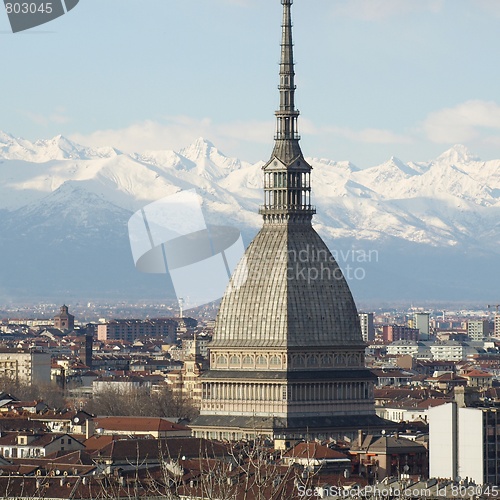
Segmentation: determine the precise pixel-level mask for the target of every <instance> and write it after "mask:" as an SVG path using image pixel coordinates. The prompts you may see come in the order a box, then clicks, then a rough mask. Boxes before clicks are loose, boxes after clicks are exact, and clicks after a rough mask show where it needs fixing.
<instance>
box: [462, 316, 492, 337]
mask: <svg viewBox="0 0 500 500" xmlns="http://www.w3.org/2000/svg"><path fill="white" fill-rule="evenodd" d="M489 333H490V326H489V322H488V320H476V321H467V336H468V337H469V338H470V339H471V340H483V339H484V338H485V337H487V336H488V335H489Z"/></svg>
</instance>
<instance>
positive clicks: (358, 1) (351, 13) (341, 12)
mask: <svg viewBox="0 0 500 500" xmlns="http://www.w3.org/2000/svg"><path fill="white" fill-rule="evenodd" d="M443 4H444V0H414V1H409V0H341V1H339V2H337V3H336V5H335V6H334V7H333V13H334V15H335V16H345V17H351V18H354V19H363V20H365V21H381V20H384V19H387V18H390V17H397V16H404V15H407V14H411V13H414V12H418V11H424V12H434V13H435V12H440V11H441V10H442V8H443Z"/></svg>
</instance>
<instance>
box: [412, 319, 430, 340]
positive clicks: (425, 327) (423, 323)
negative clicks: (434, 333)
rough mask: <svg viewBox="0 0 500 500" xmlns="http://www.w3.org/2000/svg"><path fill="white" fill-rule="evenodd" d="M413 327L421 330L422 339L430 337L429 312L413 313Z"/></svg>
mask: <svg viewBox="0 0 500 500" xmlns="http://www.w3.org/2000/svg"><path fill="white" fill-rule="evenodd" d="M413 328H417V329H418V330H420V337H419V338H420V339H423V340H427V339H428V338H429V333H430V329H429V313H415V314H414V315H413Z"/></svg>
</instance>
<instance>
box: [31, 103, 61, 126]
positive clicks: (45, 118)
mask: <svg viewBox="0 0 500 500" xmlns="http://www.w3.org/2000/svg"><path fill="white" fill-rule="evenodd" d="M23 114H24V115H26V116H27V117H28V118H29V119H30V120H31V121H32V122H34V123H36V124H37V125H42V126H43V127H46V126H47V125H50V124H51V123H56V124H59V125H62V124H64V123H68V122H69V121H70V119H69V117H68V115H67V113H66V109H65V108H64V107H62V106H58V107H57V108H55V109H54V111H53V112H52V113H49V114H47V115H43V114H39V113H33V112H31V111H23Z"/></svg>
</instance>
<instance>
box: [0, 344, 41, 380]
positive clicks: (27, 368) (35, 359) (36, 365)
mask: <svg viewBox="0 0 500 500" xmlns="http://www.w3.org/2000/svg"><path fill="white" fill-rule="evenodd" d="M50 363H51V356H50V354H49V353H46V352H41V351H30V350H24V349H0V376H3V377H8V378H10V379H12V380H16V381H18V382H20V383H22V384H30V385H31V384H50Z"/></svg>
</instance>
